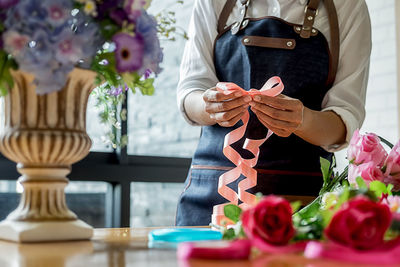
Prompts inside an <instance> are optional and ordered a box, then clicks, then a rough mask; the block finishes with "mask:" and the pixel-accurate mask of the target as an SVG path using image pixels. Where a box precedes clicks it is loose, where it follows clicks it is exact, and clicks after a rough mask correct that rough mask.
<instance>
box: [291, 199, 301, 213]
mask: <svg viewBox="0 0 400 267" xmlns="http://www.w3.org/2000/svg"><path fill="white" fill-rule="evenodd" d="M290 206H291V207H292V212H293V213H295V212H297V211H298V210H299V209H300V207H301V201H295V202H292V203H290Z"/></svg>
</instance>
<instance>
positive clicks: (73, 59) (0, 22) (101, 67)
mask: <svg viewBox="0 0 400 267" xmlns="http://www.w3.org/2000/svg"><path fill="white" fill-rule="evenodd" d="M150 2H151V1H150V0H0V94H1V95H5V94H7V92H8V90H9V89H10V88H12V87H13V78H12V75H11V72H12V69H19V70H20V71H24V72H28V73H31V74H33V75H34V76H35V80H34V83H35V84H36V86H37V87H36V88H37V89H36V92H37V93H38V94H48V93H51V92H54V91H58V90H61V89H62V88H63V87H64V85H65V84H66V82H67V78H68V75H69V73H70V72H71V71H72V69H73V68H76V67H77V68H84V69H90V70H93V71H95V72H96V73H97V74H98V78H97V83H98V84H99V85H100V84H103V85H102V86H100V87H98V88H97V90H96V92H95V94H96V96H97V101H98V104H97V105H98V106H99V107H100V108H101V109H102V110H103V111H102V113H101V114H100V116H101V118H102V121H103V122H108V121H109V120H112V121H113V122H116V120H115V119H114V118H110V116H112V115H115V113H116V111H117V108H116V107H117V106H118V105H119V104H120V103H121V102H122V101H123V100H124V96H123V95H124V94H125V92H126V91H127V90H128V89H131V90H132V91H135V89H139V90H140V91H141V92H142V93H143V94H146V95H151V94H153V92H154V87H153V80H154V76H155V75H157V74H158V73H159V72H160V71H161V68H160V63H161V62H162V60H163V53H162V49H161V47H160V42H159V38H158V33H161V35H164V36H166V37H167V38H169V36H170V33H171V32H173V30H174V27H171V25H172V24H173V23H174V22H175V21H174V19H173V18H171V13H168V16H167V17H164V16H158V17H157V18H159V22H158V21H157V20H156V18H155V17H153V16H151V15H149V14H148V13H147V12H146V8H147V7H148V6H149V4H150ZM178 2H180V3H181V2H182V1H178ZM169 39H171V38H169ZM121 113H123V111H121ZM113 126H115V127H117V124H114V125H113Z"/></svg>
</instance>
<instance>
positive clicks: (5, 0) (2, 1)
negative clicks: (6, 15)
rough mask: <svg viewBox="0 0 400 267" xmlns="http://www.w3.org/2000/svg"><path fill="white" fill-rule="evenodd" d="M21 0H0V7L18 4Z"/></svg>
mask: <svg viewBox="0 0 400 267" xmlns="http://www.w3.org/2000/svg"><path fill="white" fill-rule="evenodd" d="M18 1H19V0H0V8H4V9H6V8H10V7H12V6H15V5H16V4H18Z"/></svg>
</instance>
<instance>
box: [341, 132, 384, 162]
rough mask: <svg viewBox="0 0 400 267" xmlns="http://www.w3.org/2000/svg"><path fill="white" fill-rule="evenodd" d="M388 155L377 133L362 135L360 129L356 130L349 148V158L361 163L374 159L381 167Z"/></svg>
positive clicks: (351, 160)
mask: <svg viewBox="0 0 400 267" xmlns="http://www.w3.org/2000/svg"><path fill="white" fill-rule="evenodd" d="M386 156H387V153H386V151H385V149H384V148H383V146H382V145H381V143H380V139H379V137H378V136H377V135H376V134H373V133H368V134H365V135H361V134H360V132H359V130H356V131H355V132H354V134H353V137H352V138H351V140H350V144H349V148H348V150H347V159H348V160H349V161H350V162H351V163H353V164H356V165H359V164H362V163H366V162H370V161H372V162H374V163H375V165H378V166H379V167H381V166H382V165H383V163H384V161H385V158H386Z"/></svg>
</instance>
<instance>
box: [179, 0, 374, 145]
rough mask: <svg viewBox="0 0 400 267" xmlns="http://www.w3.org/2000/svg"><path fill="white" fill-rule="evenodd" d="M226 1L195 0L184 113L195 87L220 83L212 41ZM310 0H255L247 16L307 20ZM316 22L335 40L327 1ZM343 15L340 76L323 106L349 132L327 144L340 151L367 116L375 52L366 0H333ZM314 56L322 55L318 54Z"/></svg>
mask: <svg viewBox="0 0 400 267" xmlns="http://www.w3.org/2000/svg"><path fill="white" fill-rule="evenodd" d="M225 2H226V1H225V0H195V4H194V8H193V13H192V17H191V21H190V24H189V29H188V35H189V40H188V41H187V43H186V46H185V50H184V53H183V58H182V63H181V68H180V80H179V84H178V88H177V101H178V106H179V107H180V110H181V111H182V114H183V116H184V118H185V119H186V120H187V121H188V122H189V123H190V124H192V125H196V124H195V123H194V122H193V121H191V120H190V118H188V116H187V115H186V112H185V109H184V101H185V97H186V96H187V95H188V94H189V93H191V92H193V91H197V90H200V91H205V90H207V89H209V88H212V87H215V85H216V84H217V83H218V82H219V81H218V78H217V76H216V74H215V67H214V63H213V44H214V40H215V38H216V37H217V22H218V18H219V14H220V13H221V11H222V8H223V6H224V5H225ZM306 2H307V0H252V1H251V4H250V6H249V9H248V13H247V16H248V17H251V18H256V17H264V16H275V17H278V18H282V19H284V20H286V21H288V22H291V23H295V24H303V20H304V8H305V5H306ZM322 2H323V1H321V5H320V7H319V13H318V15H317V16H316V19H315V23H314V27H315V28H316V29H318V30H319V31H320V32H321V33H322V34H323V35H324V36H325V37H326V39H327V41H328V43H329V44H330V28H329V20H328V16H327V11H326V8H325V7H324V6H323V4H322ZM334 3H335V6H336V9H337V13H338V20H339V31H340V56H339V66H338V72H337V75H336V80H335V82H334V84H333V87H332V88H331V89H330V90H329V91H328V92H327V93H326V95H325V97H324V99H323V102H322V111H333V112H335V113H336V114H338V115H339V116H340V117H341V119H342V120H343V122H344V124H345V125H346V130H347V135H346V141H345V143H343V144H335V145H331V146H329V147H323V148H324V149H326V150H327V151H332V152H333V151H338V150H340V149H342V148H344V147H346V146H347V144H348V143H349V141H350V138H351V136H352V134H353V132H354V131H355V130H356V129H358V128H360V127H361V125H362V123H363V121H364V118H365V96H366V87H367V83H368V72H369V62H370V54H371V46H372V45H371V23H370V19H369V14H368V9H367V6H366V3H365V1H364V0H334ZM239 6H240V1H237V4H236V6H235V8H234V9H233V11H232V13H231V15H230V17H229V19H228V22H227V25H230V24H231V23H233V22H235V18H237V17H238V16H239ZM315 60H318V59H317V58H316V59H315Z"/></svg>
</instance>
